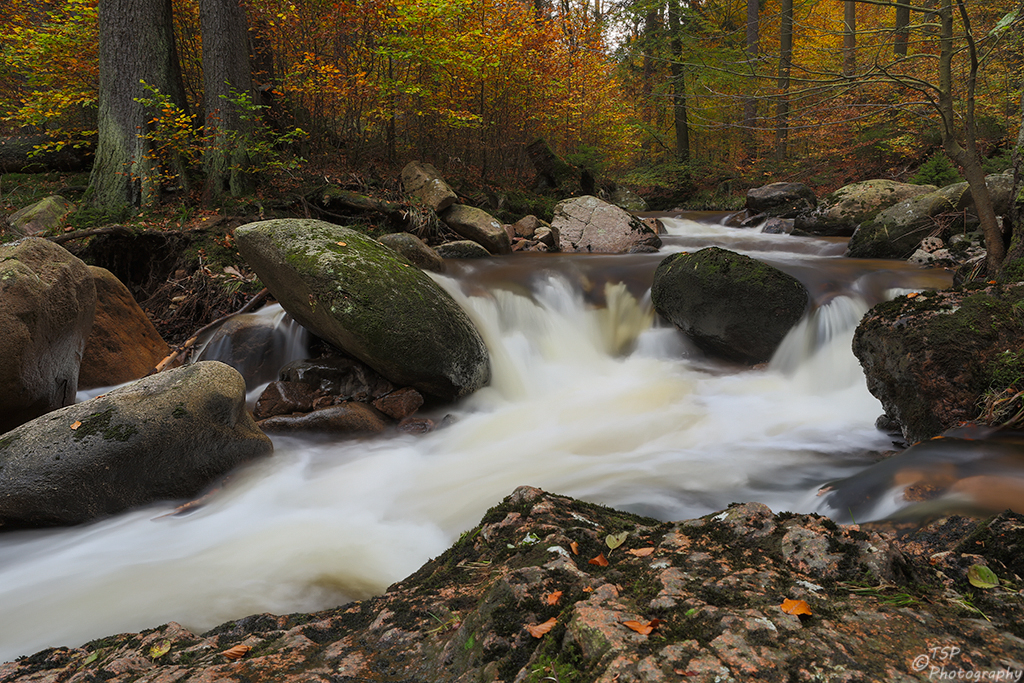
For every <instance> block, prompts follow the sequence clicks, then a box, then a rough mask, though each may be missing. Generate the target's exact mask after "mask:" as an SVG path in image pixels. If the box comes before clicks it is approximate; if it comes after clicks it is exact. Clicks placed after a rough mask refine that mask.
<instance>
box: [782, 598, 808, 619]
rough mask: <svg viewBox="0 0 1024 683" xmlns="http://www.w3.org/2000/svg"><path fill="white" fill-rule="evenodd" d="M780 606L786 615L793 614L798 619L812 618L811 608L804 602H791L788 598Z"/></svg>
mask: <svg viewBox="0 0 1024 683" xmlns="http://www.w3.org/2000/svg"><path fill="white" fill-rule="evenodd" d="M779 606H780V607H781V608H782V611H783V612H785V613H786V614H792V615H793V616H796V617H809V616H811V606H810V605H808V604H807V603H806V602H804V601H803V600H790V599H789V598H786V599H785V600H783V601H782V604H781V605H779Z"/></svg>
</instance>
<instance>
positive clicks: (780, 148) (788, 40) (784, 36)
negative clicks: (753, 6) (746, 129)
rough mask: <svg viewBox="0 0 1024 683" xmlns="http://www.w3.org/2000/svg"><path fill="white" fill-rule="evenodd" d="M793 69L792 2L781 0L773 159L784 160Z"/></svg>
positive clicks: (787, 138)
mask: <svg viewBox="0 0 1024 683" xmlns="http://www.w3.org/2000/svg"><path fill="white" fill-rule="evenodd" d="M792 68H793V0H782V11H781V22H780V26H779V80H778V87H779V98H778V101H777V102H776V105H775V157H776V159H778V160H779V161H781V160H783V159H785V158H786V154H787V149H786V145H787V142H788V140H789V74H790V70H791V69H792Z"/></svg>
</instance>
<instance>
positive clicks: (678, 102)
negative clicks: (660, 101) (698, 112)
mask: <svg viewBox="0 0 1024 683" xmlns="http://www.w3.org/2000/svg"><path fill="white" fill-rule="evenodd" d="M681 23H682V22H681V21H680V16H679V0H669V4H668V28H669V32H670V33H671V34H672V38H671V41H670V45H671V47H672V58H671V59H670V60H669V64H670V65H671V72H672V112H673V123H674V126H675V131H676V158H677V159H679V161H689V159H690V126H689V122H688V121H687V115H686V107H687V103H686V72H685V70H684V69H683V64H682V62H681V61H680V60H681V59H682V48H683V41H682V38H681V36H680V35H679V32H680V30H681V29H682V26H681Z"/></svg>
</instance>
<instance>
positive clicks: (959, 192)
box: [846, 174, 1013, 259]
mask: <svg viewBox="0 0 1024 683" xmlns="http://www.w3.org/2000/svg"><path fill="white" fill-rule="evenodd" d="M985 185H986V186H987V187H988V191H989V193H990V194H991V197H992V202H993V205H994V208H995V212H996V215H997V216H1001V215H1006V214H1007V212H1009V210H1010V206H1011V201H1010V199H1011V195H1012V188H1013V178H1012V177H1010V176H1008V175H1006V174H994V175H990V176H987V177H986V178H985ZM973 208H974V195H973V194H972V193H971V190H970V187H969V186H968V185H967V183H955V184H953V185H947V186H946V187H943V188H940V189H938V190H935V191H934V192H929V193H927V194H922V195H918V196H916V197H911V198H910V199H906V200H904V201H901V202H899V203H898V204H895V205H893V206H891V207H889V208H888V209H885V210H884V211H882V212H880V213H879V214H878V215H877V216H875V218H874V219H872V220H869V221H865V222H864V223H861V225H860V227H858V228H857V230H856V232H854V233H853V237H851V238H850V243H849V245H848V246H847V249H846V255H847V256H849V257H851V258H889V259H905V258H909V257H910V256H911V255H913V253H914V252H915V251H916V250H917V247H918V245H919V244H920V243H921V240H922V239H924V238H925V237H928V236H935V237H939V238H940V239H942V240H948V239H949V238H950V237H951V236H952V235H953V233H954V232H957V231H963V230H964V227H965V225H966V223H970V222H976V221H977V218H976V217H975V216H974V215H973ZM943 215H945V216H946V217H947V220H941V218H942V217H943ZM965 221H966V222H965Z"/></svg>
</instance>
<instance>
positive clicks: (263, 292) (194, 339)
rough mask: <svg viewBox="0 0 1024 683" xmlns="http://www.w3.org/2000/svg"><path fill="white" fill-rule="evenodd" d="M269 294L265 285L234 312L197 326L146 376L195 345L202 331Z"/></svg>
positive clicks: (252, 305) (162, 369) (166, 366)
mask: <svg viewBox="0 0 1024 683" xmlns="http://www.w3.org/2000/svg"><path fill="white" fill-rule="evenodd" d="M269 295H270V290H268V289H267V288H266V287H264V288H263V289H261V290H260V292H259V294H257V295H256V296H254V297H253V298H251V299H249V301H248V302H247V303H246V304H245V305H244V306H242V307H241V308H239V309H238V310H237V311H235V312H234V313H228V314H227V315H224V316H221V317H219V318H217V319H216V320H214V321H213V322H211V323H208V324H206V325H203V326H202V327H201V328H199V330H198V331H197V332H196V333H195V334H193V335H192V336H191V337H189V338H188V339H186V340H185V341H184V342H183V343H181V344H179V345H178V346H175V347H174V349H173V350H172V351H171V352H170V353H169V354H168V355H167V357H166V358H164V359H163V360H162V361H160V362H159V363H157V364H156V367H154V368H153V369H152V370H150V371H149V372H148V373H147V376H148V375H155V374H156V373H158V372H163V371H164V370H166V369H167V368H168V367H169V366H170V364H171V363H173V362H174V361H175V360H176V359H177V358H178V357H179V356H180V355H181V354H182V353H184V352H185V351H187V350H189V349H190V348H192V347H193V346H195V345H196V342H197V341H199V337H201V336H203V334H204V333H206V332H209V331H210V330H211V329H213V328H214V327H216V326H218V325H220V324H222V323H224V322H225V321H227V320H228V319H230V318H234V317H235V316H236V315H242V314H243V313H248V312H249V311H251V310H252V309H254V308H255V307H256V306H258V305H259V304H260V303H262V302H263V301H265V300H266V298H267V297H268V296H269Z"/></svg>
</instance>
